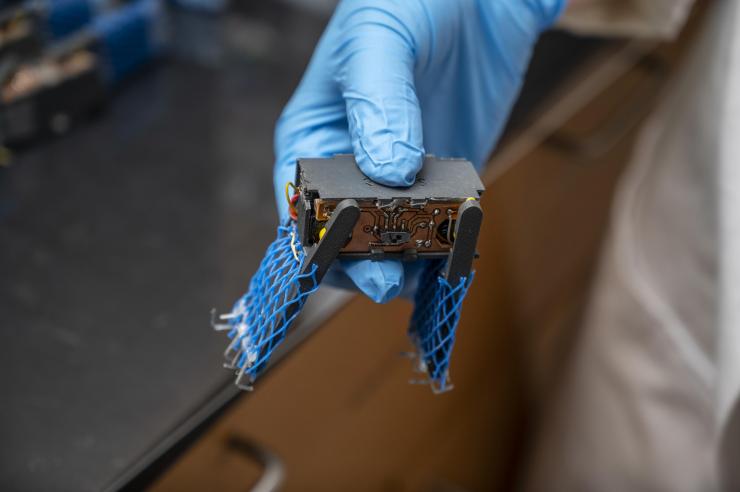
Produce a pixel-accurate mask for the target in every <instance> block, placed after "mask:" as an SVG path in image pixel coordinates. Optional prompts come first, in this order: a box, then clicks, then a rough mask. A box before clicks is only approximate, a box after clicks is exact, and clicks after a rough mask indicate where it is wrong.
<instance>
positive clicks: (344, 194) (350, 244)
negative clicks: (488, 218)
mask: <svg viewBox="0 0 740 492" xmlns="http://www.w3.org/2000/svg"><path fill="white" fill-rule="evenodd" d="M295 189H296V193H295V194H294V195H293V198H292V200H291V201H292V205H293V206H294V210H295V216H296V220H297V223H298V231H299V235H300V239H301V242H302V244H304V245H306V246H307V247H310V246H312V245H314V244H316V243H318V242H319V241H320V240H321V238H322V235H323V234H324V231H325V226H326V223H327V222H328V221H329V219H330V218H331V215H332V212H333V211H334V209H335V208H336V207H337V205H338V204H339V203H340V202H341V201H342V200H345V199H348V198H351V199H354V200H355V201H356V203H357V205H358V206H359V209H360V215H359V219H358V221H357V223H356V224H355V226H354V229H353V230H352V234H351V236H350V237H349V239H348V241H347V243H346V244H345V245H344V247H343V248H342V249H341V251H340V256H343V257H359V258H365V257H370V258H373V259H382V258H386V257H392V258H401V259H404V260H409V261H411V260H415V259H417V258H419V257H426V258H433V257H446V256H447V255H448V254H449V253H450V251H451V249H452V247H453V245H454V242H455V226H456V221H457V216H458V210H459V208H460V207H461V206H462V204H463V203H465V202H467V201H476V202H477V201H479V200H480V196H481V193H482V192H483V185H482V183H481V182H480V179H479V178H478V175H477V173H476V171H475V169H474V167H473V166H472V164H471V163H470V162H468V161H465V160H462V159H439V158H436V157H432V156H428V157H426V159H425V161H424V165H423V167H422V170H421V171H420V173H419V174H418V176H417V179H416V182H415V184H414V185H412V186H410V187H408V188H393V187H389V186H383V185H380V184H377V183H374V182H372V181H370V180H369V179H368V178H367V177H365V176H364V175H363V174H362V173H361V171H360V170H359V168H358V167H357V165H356V164H355V161H354V158H353V157H352V156H345V155H340V156H335V157H334V158H331V159H301V160H299V161H298V172H297V176H296V184H295Z"/></svg>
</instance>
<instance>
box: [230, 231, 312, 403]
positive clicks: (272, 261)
mask: <svg viewBox="0 0 740 492" xmlns="http://www.w3.org/2000/svg"><path fill="white" fill-rule="evenodd" d="M304 261H305V254H304V251H303V248H302V246H301V243H300V241H299V240H298V237H297V232H296V229H295V226H293V225H290V226H280V227H278V233H277V239H275V241H273V243H272V244H270V246H269V247H268V248H267V252H266V253H265V258H264V259H263V260H262V263H261V264H260V266H259V268H258V269H257V272H256V273H255V274H254V276H253V277H252V280H251V281H250V282H249V290H248V291H247V293H246V294H244V296H242V297H241V298H240V299H239V300H238V301H237V302H236V304H235V305H234V307H233V309H232V310H231V313H228V314H225V315H223V316H221V319H223V320H227V321H228V323H227V324H225V325H215V328H217V329H228V330H229V333H228V336H229V338H231V344H229V347H228V348H227V350H226V353H225V356H226V358H227V364H226V366H227V367H229V368H232V369H235V370H236V371H237V374H238V375H239V378H238V379H237V382H238V383H240V382H241V385H243V386H245V387H247V388H248V389H249V385H250V384H251V383H252V382H253V381H254V380H255V378H256V377H257V376H258V375H259V374H260V372H261V371H262V370H263V369H264V368H265V366H266V364H267V362H268V360H269V359H270V356H271V355H272V353H273V351H274V350H275V349H276V348H277V347H278V345H279V344H280V342H282V341H283V340H284V339H285V335H286V332H287V330H288V329H289V328H290V325H291V323H292V322H293V321H294V320H295V318H296V317H297V316H298V314H299V313H300V311H301V309H302V308H303V305H304V304H305V302H306V299H307V298H308V296H309V295H311V294H312V293H313V292H315V291H316V290H317V289H318V287H319V284H318V282H317V281H316V266H315V265H314V266H313V268H312V269H311V270H310V271H309V272H308V273H306V274H303V275H301V274H300V271H301V269H302V267H303V263H304Z"/></svg>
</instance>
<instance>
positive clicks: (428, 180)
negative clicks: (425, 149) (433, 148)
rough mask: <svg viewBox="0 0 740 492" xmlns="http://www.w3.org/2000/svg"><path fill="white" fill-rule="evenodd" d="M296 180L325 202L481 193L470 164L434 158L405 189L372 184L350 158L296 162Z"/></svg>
mask: <svg viewBox="0 0 740 492" xmlns="http://www.w3.org/2000/svg"><path fill="white" fill-rule="evenodd" d="M297 181H298V183H299V186H301V187H302V188H303V190H304V191H307V192H316V193H318V195H319V197H320V198H322V199H324V200H332V199H344V198H354V199H371V200H372V199H380V200H392V199H394V198H407V199H415V200H424V199H440V200H443V199H457V198H468V197H474V198H478V197H479V196H480V195H481V193H483V190H484V187H483V183H482V182H481V180H480V178H479V177H478V173H477V172H476V170H475V168H474V167H473V165H472V164H471V163H470V162H469V161H466V160H464V159H447V158H438V157H434V156H427V157H425V158H424V166H423V167H422V169H421V171H420V172H419V174H418V175H417V176H416V182H415V183H414V184H413V185H412V186H409V187H408V188H394V187H390V186H384V185H381V184H378V183H375V182H374V181H372V180H371V179H370V178H368V177H367V176H365V175H364V174H362V172H361V171H360V168H359V167H357V164H356V163H355V158H354V156H352V155H337V156H334V157H332V158H328V159H298V179H297Z"/></svg>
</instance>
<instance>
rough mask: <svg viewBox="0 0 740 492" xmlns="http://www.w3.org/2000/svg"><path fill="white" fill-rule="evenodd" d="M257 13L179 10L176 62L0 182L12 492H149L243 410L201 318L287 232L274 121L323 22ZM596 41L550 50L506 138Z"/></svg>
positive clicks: (3, 412)
mask: <svg viewBox="0 0 740 492" xmlns="http://www.w3.org/2000/svg"><path fill="white" fill-rule="evenodd" d="M250 8H251V9H252V10H245V11H241V12H232V13H229V14H228V15H223V16H210V17H209V16H200V15H195V14H187V13H179V14H178V15H177V16H175V18H174V20H173V27H174V32H175V33H176V36H177V38H176V39H178V43H177V48H176V49H175V51H174V53H172V54H171V56H170V58H169V60H168V61H167V62H165V63H162V64H160V65H158V66H155V67H151V68H150V69H148V70H146V71H145V72H144V73H142V74H139V75H138V76H136V77H134V79H132V80H130V81H129V82H128V83H126V84H125V85H124V86H123V87H121V88H119V89H118V91H117V92H116V94H115V97H114V98H113V100H112V101H111V104H110V107H108V108H107V109H106V111H105V112H104V113H103V114H101V115H99V116H98V117H96V119H95V120H93V121H91V122H90V123H89V124H84V125H82V126H81V127H78V128H74V129H73V130H72V131H71V132H70V134H68V135H66V136H64V137H63V138H57V139H51V140H46V141H44V142H41V143H39V144H38V145H35V146H32V147H29V148H26V149H24V150H22V151H20V152H19V153H18V154H17V156H16V158H15V159H14V162H13V165H12V166H10V167H8V168H4V169H3V168H0V361H2V362H1V363H0V364H1V366H0V369H1V370H0V385H1V387H2V389H3V395H2V400H0V401H1V403H0V490H3V491H38V490H44V491H55V490H70V491H97V490H122V489H127V490H139V489H142V488H144V487H145V486H146V484H147V483H149V482H150V480H152V479H153V478H155V477H156V475H157V474H158V473H160V472H161V471H162V470H163V469H165V468H166V466H167V465H168V464H170V463H171V462H172V460H174V459H175V458H176V457H177V455H178V454H179V453H180V452H181V451H182V450H184V449H185V448H186V447H187V445H189V444H190V443H192V441H193V440H194V439H196V438H197V437H198V436H199V435H200V433H201V432H203V431H204V430H205V429H207V428H208V426H209V425H210V424H211V423H212V422H213V421H214V420H215V419H216V418H217V417H218V415H219V413H220V412H221V411H222V410H223V409H224V408H226V406H228V405H229V404H230V403H231V402H233V401H234V400H235V399H236V398H237V397H238V396H239V393H238V391H237V390H236V389H235V387H234V386H233V385H232V380H233V378H232V376H231V375H230V374H229V373H228V372H226V371H225V370H224V369H222V368H221V353H222V351H223V349H224V346H225V343H224V339H223V337H222V336H220V335H218V334H214V333H213V332H212V331H211V330H210V328H209V325H208V321H209V319H208V313H209V311H210V309H211V308H212V307H214V306H216V307H218V308H220V309H221V310H224V309H228V308H229V304H230V303H231V302H232V301H233V300H234V299H236V298H237V297H238V296H239V295H241V293H242V292H243V290H244V288H245V287H246V284H247V281H248V277H249V272H251V271H253V270H254V269H255V267H256V265H257V264H258V262H259V260H260V258H261V255H262V252H263V251H264V248H265V246H266V245H267V244H268V243H269V242H270V241H271V240H272V238H273V236H274V231H275V220H276V216H275V213H274V211H273V205H272V203H273V192H272V185H271V183H272V174H271V165H272V160H273V153H272V134H273V126H274V123H275V121H276V119H277V117H278V115H279V112H280V110H281V108H282V106H283V105H284V104H285V102H286V101H287V99H288V98H289V96H290V94H291V92H292V90H293V88H294V87H295V85H296V84H297V82H298V80H299V78H300V75H301V73H302V71H303V68H304V67H305V64H306V63H307V60H308V58H309V56H310V53H311V48H312V46H313V44H314V43H315V41H316V40H317V39H318V36H319V35H320V33H321V29H322V27H323V24H324V22H325V19H323V18H321V17H319V16H315V15H309V14H306V13H303V12H298V11H296V10H293V9H292V8H286V7H281V6H280V4H275V3H269V4H268V5H267V6H262V7H250ZM243 9H244V8H243ZM598 44H599V42H596V41H594V40H587V39H576V38H572V37H569V36H565V35H562V34H550V35H548V36H547V37H546V38H544V40H543V41H542V42H541V43H540V47H539V48H538V54H537V55H536V57H535V62H534V64H533V69H532V71H531V74H530V76H529V78H528V82H527V85H526V88H525V90H524V92H523V96H522V98H521V100H520V102H519V103H518V105H517V108H516V109H515V111H514V114H513V117H512V122H513V123H512V125H513V127H515V126H516V125H520V126H521V125H525V124H526V115H527V114H529V113H530V112H531V111H532V110H533V109H534V108H536V107H537V105H538V103H539V102H541V101H542V99H543V98H544V97H545V96H546V94H548V93H549V91H550V90H551V89H552V88H553V87H556V86H557V82H558V80H561V79H562V78H563V77H565V75H567V74H568V73H569V72H570V70H571V69H572V68H573V67H574V66H575V65H577V64H578V63H579V62H580V61H581V60H582V59H584V58H585V57H587V56H588V54H589V53H591V52H593V50H594V49H595V47H596V46H598ZM319 309H321V306H319ZM306 335H307V333H306V332H305V331H304V332H303V335H301V336H302V337H305V336H306ZM299 341H300V339H299V338H295V339H293V340H291V341H290V342H289V343H288V344H287V345H286V347H287V349H286V351H285V352H286V353H287V352H289V349H290V348H291V347H292V346H294V345H295V344H296V343H298V342H299Z"/></svg>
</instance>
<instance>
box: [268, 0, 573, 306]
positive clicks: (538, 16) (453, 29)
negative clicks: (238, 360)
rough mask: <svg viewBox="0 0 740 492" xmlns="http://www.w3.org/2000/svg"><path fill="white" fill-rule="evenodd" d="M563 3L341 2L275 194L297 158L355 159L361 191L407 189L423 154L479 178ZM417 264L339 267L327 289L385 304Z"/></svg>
mask: <svg viewBox="0 0 740 492" xmlns="http://www.w3.org/2000/svg"><path fill="white" fill-rule="evenodd" d="M564 6H565V0H344V1H342V2H341V3H340V4H339V6H338V7H337V9H336V11H335V13H334V16H333V17H332V19H331V21H330V22H329V25H328V27H327V28H326V31H325V32H324V34H323V36H322V38H321V40H320V41H319V44H318V46H317V48H316V51H315V53H314V55H313V58H312V59H311V62H310V64H309V66H308V68H307V70H306V73H305V75H304V77H303V80H302V81H301V83H300V85H299V86H298V88H297V90H296V92H295V94H293V97H292V98H291V100H290V102H289V103H288V105H287V106H286V108H285V110H284V111H283V114H282V116H281V117H280V120H279V121H278V124H277V128H276V132H275V153H276V155H277V162H276V164H275V174H274V182H275V190H276V197H277V203H278V211H279V214H280V217H281V219H286V218H287V217H288V204H287V202H286V199H285V185H286V183H287V182H288V181H293V180H294V178H295V162H296V159H297V158H298V157H330V156H332V155H334V154H339V153H344V154H347V153H351V152H353V153H354V155H355V158H356V160H357V163H358V165H359V167H360V169H361V170H362V172H363V173H365V174H366V175H367V176H368V177H369V178H370V179H372V180H374V181H377V182H379V183H382V184H385V185H390V186H409V185H411V184H413V182H414V178H415V176H416V174H417V172H418V171H419V170H420V168H421V165H422V157H423V155H424V154H425V153H431V154H435V155H437V156H440V157H464V158H467V159H469V160H470V161H472V162H473V164H475V165H476V166H477V167H478V168H479V169H480V167H481V166H482V165H483V163H484V160H485V159H486V157H487V156H488V155H489V153H490V152H491V151H492V149H493V146H494V144H495V142H496V141H497V139H498V137H499V135H500V133H501V130H502V128H503V126H504V123H505V122H506V119H507V117H508V115H509V111H510V110H511V106H512V104H513V103H514V100H515V98H516V96H517V94H518V92H519V88H520V86H521V83H522V78H523V75H524V72H525V70H526V67H527V64H528V62H529V58H530V55H531V51H532V46H533V45H534V43H535V41H536V40H537V38H538V36H539V34H540V32H541V31H542V30H543V29H545V28H547V27H548V26H550V25H551V24H552V23H553V22H554V20H555V19H556V18H557V17H558V15H559V14H560V12H561V11H562V10H563V7H564ZM420 263H422V262H415V263H411V264H407V266H406V269H407V271H406V272H404V265H403V264H402V263H401V262H400V261H397V260H383V261H370V260H353V261H350V260H343V261H341V262H340V265H339V268H334V269H333V270H332V271H330V273H329V275H327V277H326V278H325V281H327V282H330V283H332V284H334V285H339V286H344V287H347V286H351V285H352V284H354V285H356V286H357V287H358V288H359V289H360V290H361V291H362V292H364V293H365V294H367V295H368V296H369V297H370V298H371V299H373V300H374V301H376V302H386V301H388V300H390V299H391V298H393V297H395V296H396V295H398V294H399V293H400V292H401V291H402V290H403V289H404V286H405V284H406V290H411V289H413V288H414V287H413V286H411V285H409V284H411V283H412V282H410V281H409V282H404V280H405V278H407V280H411V279H413V278H414V277H415V276H416V275H415V271H419V270H420V268H419V267H420Z"/></svg>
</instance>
